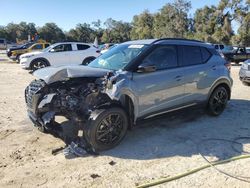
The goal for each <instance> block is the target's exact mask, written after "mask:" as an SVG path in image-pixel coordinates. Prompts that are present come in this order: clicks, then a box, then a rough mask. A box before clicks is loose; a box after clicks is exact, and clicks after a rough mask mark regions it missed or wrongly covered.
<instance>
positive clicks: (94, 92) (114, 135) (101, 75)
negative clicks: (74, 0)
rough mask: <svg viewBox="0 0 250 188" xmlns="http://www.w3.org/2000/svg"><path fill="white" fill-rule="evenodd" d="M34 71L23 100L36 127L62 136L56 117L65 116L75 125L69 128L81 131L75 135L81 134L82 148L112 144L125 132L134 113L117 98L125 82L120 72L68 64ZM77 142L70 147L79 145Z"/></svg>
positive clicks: (123, 98) (95, 148)
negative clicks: (34, 77) (131, 113)
mask: <svg viewBox="0 0 250 188" xmlns="http://www.w3.org/2000/svg"><path fill="white" fill-rule="evenodd" d="M33 75H34V76H36V77H37V79H36V80H33V81H32V82H31V83H30V85H29V86H28V87H27V88H26V89H25V101H26V104H27V111H28V116H29V118H30V119H31V121H32V122H33V124H34V125H35V126H36V127H37V128H38V130H40V131H42V132H48V133H51V134H53V135H54V136H56V137H60V138H62V137H64V136H65V135H64V130H63V126H61V125H62V124H60V123H58V122H59V121H58V122H57V119H56V117H57V116H64V117H65V118H66V119H68V120H69V121H70V122H71V123H72V124H73V125H74V126H73V127H71V128H69V129H71V130H75V129H74V128H76V127H77V131H78V133H79V132H82V134H81V135H79V134H78V135H77V136H76V137H75V138H76V139H79V138H81V139H82V140H81V142H83V143H85V144H84V146H83V148H84V149H85V150H87V149H92V150H91V151H102V150H106V149H109V148H112V147H114V146H115V145H116V144H118V143H119V142H120V141H121V140H122V138H123V137H124V136H125V133H126V130H127V128H128V125H129V124H130V121H131V120H132V119H133V117H134V116H133V115H130V113H128V111H127V109H130V108H129V107H130V106H129V104H130V103H129V101H128V99H127V98H126V97H120V98H119V92H117V91H118V90H119V89H120V88H121V84H124V83H126V82H124V80H125V79H123V77H122V76H121V75H120V74H119V73H118V74H116V73H115V72H114V71H112V70H107V69H98V68H92V67H87V66H68V67H59V68H55V67H50V68H46V69H40V70H38V71H35V72H34V74H33ZM130 112H133V109H132V107H131V110H130ZM129 116H131V117H132V118H128V117H129ZM80 130H81V131H80ZM64 141H65V139H64ZM72 142H73V140H72ZM66 144H70V143H69V142H67V143H66ZM76 145H78V144H73V145H71V146H72V147H71V148H78V147H75V146H76ZM78 150H79V151H80V149H79V148H78Z"/></svg>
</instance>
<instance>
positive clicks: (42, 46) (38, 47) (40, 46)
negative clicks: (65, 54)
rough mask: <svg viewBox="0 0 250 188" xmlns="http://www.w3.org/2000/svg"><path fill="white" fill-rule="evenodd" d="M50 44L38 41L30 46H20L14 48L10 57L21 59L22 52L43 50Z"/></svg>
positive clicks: (16, 59) (15, 59)
mask: <svg viewBox="0 0 250 188" xmlns="http://www.w3.org/2000/svg"><path fill="white" fill-rule="evenodd" d="M48 46H50V43H47V42H37V43H34V44H31V45H30V46H29V47H28V48H20V49H16V50H12V52H11V56H10V59H12V60H14V61H18V62H19V61H20V56H21V55H22V54H25V53H28V52H33V51H41V50H43V49H45V48H47V47H48Z"/></svg>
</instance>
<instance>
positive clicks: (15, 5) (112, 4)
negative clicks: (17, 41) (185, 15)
mask: <svg viewBox="0 0 250 188" xmlns="http://www.w3.org/2000/svg"><path fill="white" fill-rule="evenodd" d="M169 2H173V0H122V1H121V0H120V1H119V0H67V1H66V0H42V1H37V2H36V1H34V0H1V2H0V25H2V26H5V25H7V24H8V23H10V22H14V23H19V22H21V21H25V22H27V23H29V22H33V23H35V24H36V26H43V25H44V24H45V23H47V22H55V23H56V24H57V25H58V26H59V27H60V28H62V29H63V30H64V31H68V30H69V29H71V28H74V27H75V26H76V24H78V23H85V22H86V23H89V24H91V23H92V22H93V21H96V20H98V19H100V20H101V21H102V22H104V21H105V20H106V19H107V18H112V19H115V20H122V21H126V22H131V21H132V19H133V16H134V15H137V14H140V13H141V12H142V11H143V10H145V9H148V10H149V11H150V12H151V13H155V12H157V11H158V10H159V9H160V8H161V7H162V6H163V5H165V4H166V3H169ZM218 2H219V0H210V1H202V0H191V3H192V9H191V11H190V13H191V14H193V13H194V12H195V10H196V9H197V8H201V7H204V6H205V5H217V4H218Z"/></svg>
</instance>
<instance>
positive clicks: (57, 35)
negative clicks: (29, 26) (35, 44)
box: [37, 23, 65, 43]
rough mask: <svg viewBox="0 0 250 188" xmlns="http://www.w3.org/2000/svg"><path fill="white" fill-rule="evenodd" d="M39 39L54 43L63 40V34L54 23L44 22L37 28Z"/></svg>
mask: <svg viewBox="0 0 250 188" xmlns="http://www.w3.org/2000/svg"><path fill="white" fill-rule="evenodd" d="M37 31H38V34H39V36H40V38H41V39H44V40H46V41H48V42H51V43H55V42H59V41H64V40H65V34H64V32H63V31H62V29H60V28H59V27H58V26H57V25H56V24H55V23H46V24H45V25H44V26H43V27H41V28H38V29H37Z"/></svg>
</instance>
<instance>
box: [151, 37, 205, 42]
mask: <svg viewBox="0 0 250 188" xmlns="http://www.w3.org/2000/svg"><path fill="white" fill-rule="evenodd" d="M163 40H182V41H190V42H200V43H204V42H203V41H200V40H194V39H185V38H161V39H157V40H155V41H154V42H153V43H156V42H159V41H163Z"/></svg>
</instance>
